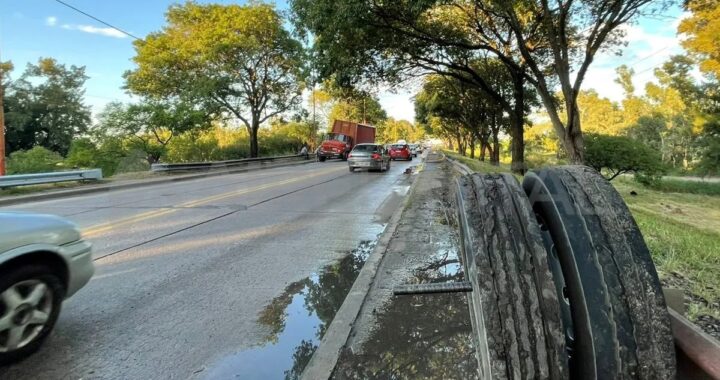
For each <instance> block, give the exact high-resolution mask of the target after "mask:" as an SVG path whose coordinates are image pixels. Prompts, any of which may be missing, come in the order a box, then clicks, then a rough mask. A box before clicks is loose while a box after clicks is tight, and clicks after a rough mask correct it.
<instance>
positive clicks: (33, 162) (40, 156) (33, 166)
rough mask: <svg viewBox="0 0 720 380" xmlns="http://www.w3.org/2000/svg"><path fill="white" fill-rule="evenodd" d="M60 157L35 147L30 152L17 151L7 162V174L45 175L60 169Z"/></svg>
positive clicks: (61, 159)
mask: <svg viewBox="0 0 720 380" xmlns="http://www.w3.org/2000/svg"><path fill="white" fill-rule="evenodd" d="M62 161H63V158H62V156H61V155H60V154H59V153H57V152H53V151H51V150H48V149H46V148H43V147H41V146H36V147H34V148H32V149H30V150H19V151H16V152H13V153H11V154H10V157H9V158H8V160H7V173H8V174H29V173H46V172H53V171H56V170H58V169H62V166H61V164H62Z"/></svg>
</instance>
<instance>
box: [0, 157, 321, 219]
mask: <svg viewBox="0 0 720 380" xmlns="http://www.w3.org/2000/svg"><path fill="white" fill-rule="evenodd" d="M312 162H315V161H314V160H305V161H297V162H284V163H279V164H275V165H260V166H257V167H253V168H242V169H234V170H233V169H230V170H218V171H214V172H213V171H211V172H206V173H199V174H188V175H182V176H177V177H170V176H168V177H166V178H158V179H149V180H147V181H145V180H137V181H136V182H131V183H121V184H112V183H110V184H105V185H96V186H87V187H84V186H81V187H78V188H73V189H69V190H59V191H49V192H46V193H37V194H28V195H18V196H12V197H8V198H0V207H1V206H11V205H16V204H21V203H31V202H39V201H45V200H51V199H58V198H65V197H73V196H77V195H85V194H91V193H101V192H109V191H114V190H124V189H132V188H136V187H144V186H153V185H162V184H166V183H171V182H180V181H190V180H194V179H200V178H207V177H215V176H221V175H226V174H236V173H245V172H251V171H256V170H262V169H272V168H279V167H283V166H295V165H305V164H309V163H312Z"/></svg>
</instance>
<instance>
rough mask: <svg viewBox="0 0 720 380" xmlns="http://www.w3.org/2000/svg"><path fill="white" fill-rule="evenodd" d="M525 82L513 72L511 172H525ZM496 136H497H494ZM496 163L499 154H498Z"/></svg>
mask: <svg viewBox="0 0 720 380" xmlns="http://www.w3.org/2000/svg"><path fill="white" fill-rule="evenodd" d="M524 90H525V83H524V81H523V78H522V76H520V75H517V74H513V97H514V98H515V105H514V108H513V114H512V115H511V116H510V139H511V140H510V157H511V158H512V163H511V164H510V170H512V172H513V173H517V174H525V172H526V171H527V166H526V165H525V139H524V130H523V129H524V128H525V91H524ZM495 138H497V136H495ZM497 158H498V163H499V160H500V156H499V155H498V157H497Z"/></svg>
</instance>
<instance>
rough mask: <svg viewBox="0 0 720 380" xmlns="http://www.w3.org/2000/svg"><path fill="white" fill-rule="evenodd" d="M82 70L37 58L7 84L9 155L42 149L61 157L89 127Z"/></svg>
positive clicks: (6, 117)
mask: <svg viewBox="0 0 720 380" xmlns="http://www.w3.org/2000/svg"><path fill="white" fill-rule="evenodd" d="M87 78H88V77H87V76H86V75H85V68H84V67H77V66H70V68H67V67H66V66H65V65H62V64H59V63H58V62H57V61H55V60H54V59H52V58H40V59H39V60H38V63H37V64H35V65H33V64H28V65H27V68H26V69H25V72H24V73H23V74H22V75H21V76H20V78H19V79H18V80H16V81H14V82H10V83H9V85H8V86H7V91H6V94H5V99H4V103H3V106H4V110H5V128H6V135H5V139H6V143H7V147H8V151H9V152H13V151H17V150H27V149H30V148H32V147H34V146H37V145H40V146H44V147H46V148H48V149H50V150H52V151H56V152H59V153H60V154H62V155H64V154H66V153H67V152H68V150H69V149H70V143H71V142H72V140H73V138H75V137H76V136H79V135H81V134H83V133H84V132H86V131H87V129H88V127H89V126H90V107H88V106H86V105H85V104H83V96H84V89H83V86H84V84H85V80H87Z"/></svg>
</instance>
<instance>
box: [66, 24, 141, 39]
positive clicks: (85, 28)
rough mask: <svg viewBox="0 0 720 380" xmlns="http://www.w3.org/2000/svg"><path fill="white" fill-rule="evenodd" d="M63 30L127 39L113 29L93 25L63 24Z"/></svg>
mask: <svg viewBox="0 0 720 380" xmlns="http://www.w3.org/2000/svg"><path fill="white" fill-rule="evenodd" d="M61 27H62V28H63V29H67V30H79V31H81V32H85V33H90V34H99V35H101V36H106V37H114V38H125V37H127V36H126V35H125V34H124V33H123V32H121V31H119V30H117V29H113V28H98V27H97V26H92V25H71V24H63V25H62V26H61Z"/></svg>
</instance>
